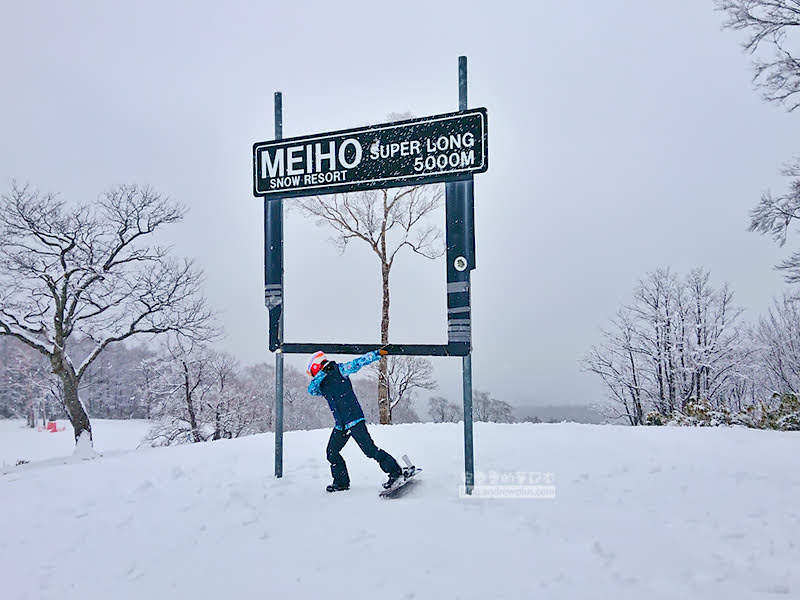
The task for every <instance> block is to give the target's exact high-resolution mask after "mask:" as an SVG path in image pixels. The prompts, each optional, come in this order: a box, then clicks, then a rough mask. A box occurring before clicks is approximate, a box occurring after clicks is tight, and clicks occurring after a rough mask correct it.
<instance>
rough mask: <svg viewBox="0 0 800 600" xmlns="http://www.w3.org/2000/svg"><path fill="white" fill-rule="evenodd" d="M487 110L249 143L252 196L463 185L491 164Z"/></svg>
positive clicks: (481, 109)
mask: <svg viewBox="0 0 800 600" xmlns="http://www.w3.org/2000/svg"><path fill="white" fill-rule="evenodd" d="M487 142H488V129H487V115H486V109H485V108H474V109H471V110H466V111H460V112H455V113H448V114H444V115H435V116H432V117H423V118H419V119H410V120H407V121H396V122H394V123H385V124H383V125H373V126H369V127H358V128H356V129H346V130H342V131H333V132H330V133H321V134H316V135H310V136H304V137H296V138H288V139H284V140H275V141H271V142H258V143H256V144H254V145H253V194H254V195H255V196H276V197H291V196H307V195H316V194H335V193H340V192H352V191H357V190H365V189H371V188H384V187H394V186H404V185H421V184H426V183H436V182H441V181H455V180H458V179H463V178H465V176H468V175H470V174H471V173H483V172H484V171H486V169H487V168H488V166H489V161H488V159H489V155H488V151H487Z"/></svg>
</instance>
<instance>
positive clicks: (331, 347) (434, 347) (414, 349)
mask: <svg viewBox="0 0 800 600" xmlns="http://www.w3.org/2000/svg"><path fill="white" fill-rule="evenodd" d="M380 348H385V349H386V351H387V352H388V353H389V354H390V355H405V356H466V355H467V354H469V351H470V345H469V344H468V343H467V342H451V343H449V344H387V345H385V346H382V345H381V344H289V343H284V344H282V345H281V349H282V350H283V352H284V353H285V354H312V353H314V352H316V351H317V350H322V351H323V352H325V353H326V354H366V353H367V352H372V351H373V350H378V349H380Z"/></svg>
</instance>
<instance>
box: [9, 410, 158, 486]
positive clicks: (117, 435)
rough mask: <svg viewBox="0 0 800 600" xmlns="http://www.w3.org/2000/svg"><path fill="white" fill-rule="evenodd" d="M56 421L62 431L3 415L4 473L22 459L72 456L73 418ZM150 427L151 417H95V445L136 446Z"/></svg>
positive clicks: (101, 448) (108, 448) (111, 448)
mask: <svg viewBox="0 0 800 600" xmlns="http://www.w3.org/2000/svg"><path fill="white" fill-rule="evenodd" d="M56 425H57V427H58V429H59V430H60V431H57V432H55V433H51V432H49V431H42V430H41V428H40V427H36V428H34V429H30V428H29V427H25V422H24V421H9V420H3V419H0V473H2V472H3V471H4V470H8V467H9V466H14V465H16V464H17V463H18V462H19V461H22V460H24V461H28V462H38V461H42V460H45V459H60V458H65V457H69V456H71V455H72V453H73V452H74V450H75V437H74V436H75V434H74V431H73V429H72V427H71V426H70V424H69V421H56ZM149 429H150V424H149V423H148V422H147V421H136V420H132V421H114V420H105V419H92V433H93V437H94V447H95V449H96V450H97V451H98V452H103V453H106V454H113V453H116V452H120V451H126V450H134V449H136V447H137V446H139V444H141V443H142V440H143V439H144V437H145V435H146V434H147V431H148V430H149Z"/></svg>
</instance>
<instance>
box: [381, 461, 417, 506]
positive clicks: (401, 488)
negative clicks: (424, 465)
mask: <svg viewBox="0 0 800 600" xmlns="http://www.w3.org/2000/svg"><path fill="white" fill-rule="evenodd" d="M403 462H405V463H406V465H407V466H406V468H404V469H403V475H402V476H401V477H400V478H399V479H398V480H397V481H395V482H394V484H393V485H392V487H389V488H385V489H384V490H382V491H381V493H380V494H378V495H379V496H380V497H381V498H398V497H400V496H402V495H404V494H405V493H406V492H407V491H408V489H409V484H411V483H413V482H414V478H415V477H416V475H417V473H419V472H420V471H422V469H420V468H419V467H415V466H414V465H412V464H411V461H410V460H409V459H408V456H406V455H403Z"/></svg>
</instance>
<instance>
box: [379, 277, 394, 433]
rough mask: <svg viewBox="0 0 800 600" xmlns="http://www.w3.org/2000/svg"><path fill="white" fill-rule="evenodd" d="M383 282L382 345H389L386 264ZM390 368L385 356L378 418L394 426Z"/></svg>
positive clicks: (383, 423)
mask: <svg viewBox="0 0 800 600" xmlns="http://www.w3.org/2000/svg"><path fill="white" fill-rule="evenodd" d="M381 279H382V282H383V304H382V306H381V344H382V345H385V344H388V343H389V267H388V265H386V263H385V262H384V263H383V265H382V268H381ZM388 368H389V364H388V361H387V360H386V357H385V356H382V357H381V361H380V365H379V369H378V417H379V420H380V423H381V425H391V424H392V409H391V407H390V406H389V377H388V374H387V371H388Z"/></svg>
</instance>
